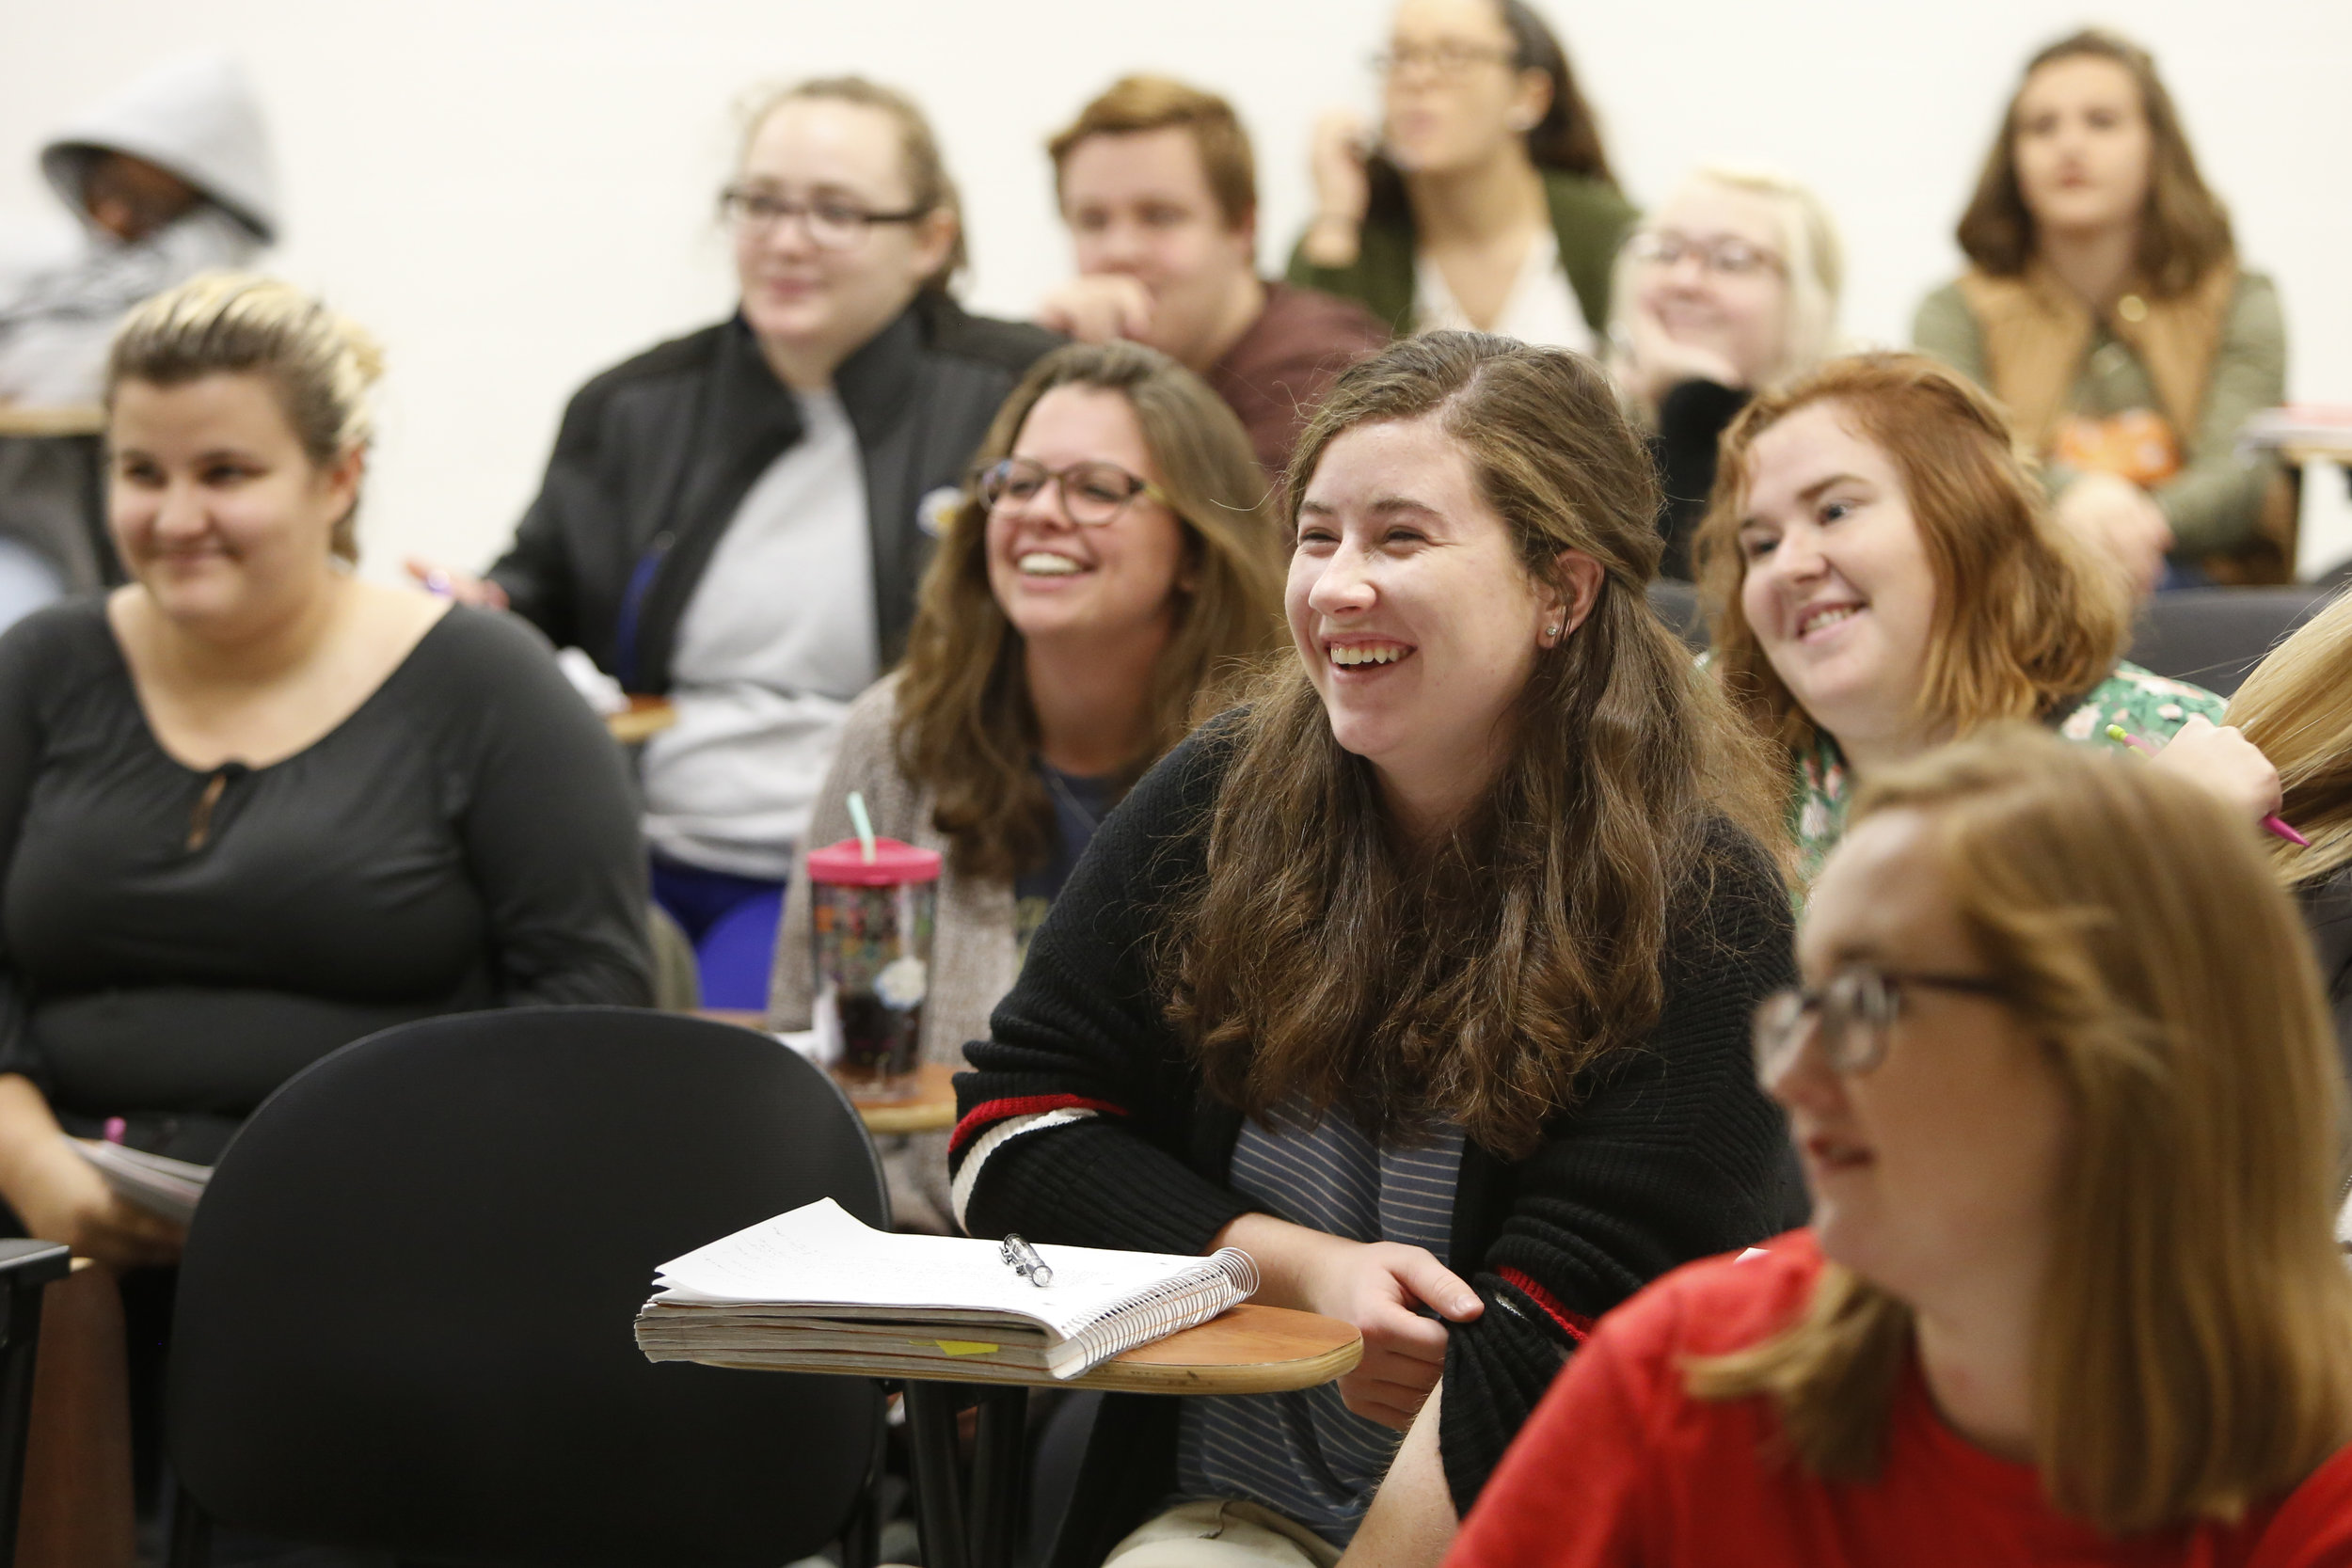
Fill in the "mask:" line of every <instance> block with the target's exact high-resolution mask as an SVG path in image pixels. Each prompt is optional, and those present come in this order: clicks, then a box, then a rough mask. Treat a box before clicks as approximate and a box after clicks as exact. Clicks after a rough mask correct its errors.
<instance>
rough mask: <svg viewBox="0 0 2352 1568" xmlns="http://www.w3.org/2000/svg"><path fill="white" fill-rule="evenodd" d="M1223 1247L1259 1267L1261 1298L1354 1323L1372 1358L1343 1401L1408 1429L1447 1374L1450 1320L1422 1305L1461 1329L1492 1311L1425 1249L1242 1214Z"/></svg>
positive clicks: (1351, 1378) (1344, 1388) (1343, 1384)
mask: <svg viewBox="0 0 2352 1568" xmlns="http://www.w3.org/2000/svg"><path fill="white" fill-rule="evenodd" d="M1219 1240H1220V1242H1221V1243H1223V1244H1225V1245H1228V1246H1237V1247H1240V1248H1241V1249H1242V1250H1243V1251H1244V1252H1247V1253H1248V1254H1249V1255H1250V1257H1251V1258H1253V1259H1256V1260H1257V1263H1258V1272H1259V1275H1260V1279H1261V1281H1262V1284H1261V1288H1260V1290H1259V1291H1258V1296H1257V1299H1258V1300H1260V1301H1263V1302H1265V1303H1266V1304H1267V1305H1269V1306H1275V1307H1298V1308H1301V1309H1303V1310H1305V1311H1309V1312H1320V1313H1322V1314H1323V1315H1324V1316H1325V1317H1327V1318H1337V1319H1339V1320H1340V1321H1341V1322H1343V1323H1352V1324H1354V1325H1355V1327H1356V1330H1357V1332H1358V1333H1359V1334H1361V1335H1362V1336H1363V1337H1364V1357H1363V1359H1362V1360H1361V1361H1359V1362H1358V1363H1357V1364H1356V1370H1354V1371H1352V1372H1349V1373H1348V1374H1347V1375H1346V1376H1345V1377H1343V1378H1342V1379H1340V1398H1341V1400H1342V1402H1344V1403H1345V1404H1346V1406H1347V1408H1348V1409H1350V1410H1352V1411H1354V1412H1355V1413H1356V1414H1357V1415H1359V1416H1362V1417H1365V1418H1369V1419H1372V1420H1375V1421H1378V1422H1380V1423H1381V1424H1382V1425H1384V1426H1391V1427H1394V1428H1396V1429H1397V1430H1398V1431H1399V1432H1402V1431H1404V1430H1405V1429H1406V1427H1408V1426H1410V1425H1412V1423H1413V1416H1414V1413H1415V1412H1416V1411H1418V1410H1420V1409H1421V1405H1422V1401H1423V1400H1425V1399H1427V1398H1428V1397H1429V1390H1430V1389H1432V1388H1434V1387H1436V1386H1438V1378H1440V1377H1442V1376H1443V1375H1444V1374H1445V1346H1446V1327H1445V1323H1440V1322H1437V1321H1434V1320H1432V1319H1429V1318H1425V1317H1422V1315H1421V1314H1420V1313H1418V1312H1416V1311H1415V1310H1414V1308H1415V1307H1417V1306H1420V1305H1422V1304H1423V1303H1426V1304H1427V1305H1428V1306H1430V1307H1434V1308H1435V1309H1436V1310H1437V1311H1438V1313H1440V1314H1441V1315H1442V1316H1443V1317H1444V1318H1445V1319H1447V1320H1448V1321H1450V1322H1454V1323H1469V1322H1470V1321H1471V1320H1473V1319H1475V1318H1476V1317H1477V1316H1478V1315H1479V1314H1480V1313H1482V1312H1484V1311H1485V1310H1486V1303H1485V1302H1483V1301H1481V1300H1479V1299H1478V1292H1477V1291H1473V1290H1471V1289H1470V1287H1469V1286H1468V1285H1466V1284H1464V1283H1463V1282H1462V1280H1461V1279H1460V1278H1459V1277H1458V1276H1457V1275H1454V1274H1453V1273H1451V1272H1450V1271H1449V1270H1447V1268H1446V1267H1445V1265H1443V1264H1442V1263H1439V1262H1438V1259H1436V1258H1435V1257H1434V1256H1432V1255H1431V1254H1430V1253H1429V1252H1428V1251H1427V1250H1426V1249H1425V1248H1422V1247H1417V1246H1401V1245H1399V1244H1397V1243H1393V1242H1371V1243H1365V1242H1350V1241H1346V1240H1344V1239H1343V1238H1341V1237H1338V1236H1331V1235H1327V1234H1325V1233H1324V1232H1322V1231H1320V1230H1310V1229H1308V1228H1307V1227H1304V1226H1298V1225H1292V1224H1290V1223H1289V1222H1287V1221H1284V1220H1278V1219H1274V1218H1272V1217H1271V1216H1269V1215H1265V1214H1245V1215H1243V1216H1242V1217H1241V1218H1240V1219H1238V1220H1235V1221H1234V1222H1233V1223H1232V1225H1230V1226H1228V1227H1226V1228H1225V1231H1224V1232H1223V1234H1222V1235H1221V1237H1220V1238H1219Z"/></svg>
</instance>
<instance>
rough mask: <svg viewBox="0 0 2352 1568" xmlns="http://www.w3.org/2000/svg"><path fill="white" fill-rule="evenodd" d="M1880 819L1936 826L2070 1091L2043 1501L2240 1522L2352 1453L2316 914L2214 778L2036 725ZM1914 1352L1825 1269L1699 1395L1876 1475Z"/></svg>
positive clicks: (2049, 1299)
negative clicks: (2312, 937) (1753, 1410)
mask: <svg viewBox="0 0 2352 1568" xmlns="http://www.w3.org/2000/svg"><path fill="white" fill-rule="evenodd" d="M1887 811H1909V812H1916V813H1919V814H1920V815H1921V816H1924V817H1925V818H1926V819H1927V821H1928V824H1929V832H1931V835H1932V838H1931V842H1932V843H1933V845H1934V848H1935V859H1936V861H1937V862H1938V863H1940V865H1941V867H1942V870H1943V874H1944V879H1945V884H1946V887H1947V890H1948V892H1949V894H1950V897H1951V907H1952V910H1953V912H1954V913H1955V914H1956V915H1957V916H1958V917H1959V921H1960V925H1961V927H1962V928H1963V930H1964V931H1966V932H1967V933H1968V937H1969V939H1970V942H1971V944H1972V945H1973V946H1974V948H1975V949H1976V955H1977V957H1978V958H1979V960H1980V962H1979V965H1977V966H1974V967H1978V968H1981V969H1982V970H1983V972H1984V973H1986V974H1990V975H1991V976H1992V977H1993V979H1994V981H1996V982H1997V983H1998V984H1999V985H2000V987H2001V993H2002V996H2003V998H2004V1000H2005V1005H2006V1006H2008V1007H2009V1009H2010V1011H2011V1012H2012V1013H2013V1014H2014V1015H2015V1016H2016V1018H2017V1020H2018V1022H2021V1023H2022V1024H2023V1025H2024V1026H2025V1027H2026V1029H2027V1030H2028V1031H2030V1033H2031V1034H2032V1035H2033V1036H2034V1037H2036V1038H2038V1039H2039V1040H2040V1041H2041V1042H2042V1051H2043V1053H2044V1056H2045V1059H2046V1060H2047V1061H2048V1062H2049V1063H2050V1065H2051V1067H2052V1069H2054V1070H2055V1071H2056V1073H2057V1075H2058V1080H2059V1083H2060V1085H2061V1086H2062V1089H2063V1092H2064V1093H2065V1096H2066V1100H2067V1102H2068V1108H2069V1112H2070V1116H2069V1123H2070V1126H2071V1128H2072V1132H2071V1134H2070V1137H2069V1140H2068V1148H2067V1150H2066V1153H2065V1157H2064V1164H2063V1165H2062V1167H2061V1171H2060V1175H2059V1179H2058V1183H2057V1187H2058V1191H2057V1195H2056V1204H2055V1209H2054V1211H2053V1212H2052V1213H2051V1215H2050V1218H2049V1225H2050V1227H2051V1238H2050V1249H2049V1252H2050V1259H2051V1262H2050V1267H2049V1271H2048V1275H2047V1277H2046V1279H2045V1281H2044V1284H2043V1286H2042V1304H2041V1310H2040V1313H2039V1321H2038V1322H2037V1323H2036V1325H2035V1343H2034V1347H2033V1361H2032V1369H2033V1372H2032V1376H2033V1428H2034V1435H2033V1446H2034V1457H2035V1464H2036V1467H2037V1468H2038V1469H2039V1470H2040V1471H2041V1474H2042V1487H2043V1489H2044V1491H2045V1492H2046V1493H2047V1494H2048V1495H2049V1497H2051V1498H2052V1500H2053V1501H2055V1502H2056V1503H2057V1504H2058V1507H2059V1508H2061V1509H2063V1510H2064V1511H2065V1512H2066V1513H2070V1514H2073V1515H2074V1516H2075V1517H2077V1518H2080V1519H2084V1520H2087V1521H2088V1522H2090V1524H2092V1525H2094V1526H2096V1527H2097V1528H2100V1529H2101V1530H2103V1531H2106V1532H2107V1533H2108V1534H2111V1535H2124V1534H2130V1533H2136V1532H2138V1531H2142V1530H2153V1529H2162V1528H2170V1527H2175V1526H2187V1525H2193V1524H2196V1523H2198V1522H2200V1521H2202V1520H2222V1521H2234V1520H2237V1519H2239V1518H2241V1517H2243V1515H2244V1513H2245V1512H2246V1510H2248V1509H2249V1508H2250V1507H2253V1506H2256V1505H2258V1504H2261V1503H2263V1502H2265V1501H2268V1500H2273V1499H2276V1498H2277V1497H2279V1496H2280V1493H2282V1492H2284V1491H2286V1490H2287V1489H2288V1488H2290V1487H2293V1486H2294V1485H2296V1483H2297V1482H2299V1481H2302V1480H2303V1479H2304V1478H2305V1477H2306V1476H2308V1475H2310V1474H2311V1472H2312V1470H2313V1469H2314V1468H2316V1467H2317V1466H2318V1465H2320V1464H2321V1463H2322V1462H2324V1461H2325V1460H2326V1459H2327V1458H2328V1455H2329V1454H2331V1453H2333V1452H2334V1451H2335V1450H2336V1449H2338V1448H2340V1447H2341V1446H2342V1445H2343V1444H2344V1442H2346V1441H2347V1440H2348V1439H2352V1278H2348V1277H2347V1276H2346V1275H2345V1271H2344V1260H2343V1259H2342V1257H2341V1255H2340V1254H2339V1252H2338V1250H2337V1247H2336V1244H2335V1240H2334V1237H2333V1234H2332V1231H2333V1220H2334V1217H2335V1216H2334V1211H2335V1194H2336V1190H2337V1189H2336V1182H2335V1180H2334V1177H2335V1173H2336V1150H2337V1147H2338V1146H2337V1138H2338V1129H2339V1126H2340V1124H2341V1121H2342V1118H2343V1116H2344V1088H2343V1084H2342V1081H2341V1073H2340V1071H2339V1069H2338V1068H2337V1065H2336V1053H2335V1049H2334V1046H2335V1041H2334V1035H2333V1031H2332V1029H2331V1028H2330V1027H2329V1024H2328V1011H2327V1006H2326V1004H2325V1002H2324V1001H2323V1000H2322V999H2321V995H2320V989H2319V978H2318V975H2317V974H2316V966H2315V965H2313V963H2312V957H2311V945H2310V942H2308V941H2307V940H2306V938H2305V935H2304V931H2303V926H2302V921H2301V920H2300V918H2299V917H2298V916H2297V915H2296V911H2295V909H2294V906H2293V905H2292V904H2291V903H2290V902H2289V901H2288V900H2287V898H2286V897H2285V896H2284V895H2283V894H2282V893H2281V891H2280V888H2279V887H2278V886H2277V884H2276V883H2275V882H2274V881H2273V880H2272V879H2271V877H2270V875H2269V873H2268V871H2267V869H2266V867H2265V863H2264V860H2263V857H2262V853H2261V851H2260V850H2259V849H2257V848H2256V847H2255V844H2254V836H2253V835H2252V834H2251V833H2249V832H2247V831H2246V827H2245V824H2244V823H2243V822H2239V821H2233V820H2232V818H2231V816H2230V814H2229V812H2228V810H2227V809H2226V808H2224V807H2223V806H2222V805H2221V804H2220V803H2219V802H2218V801H2217V800H2214V799H2213V798H2212V797H2210V796H2209V795H2207V794H2206V793H2205V791H2203V790H2202V789H2200V788H2199V787H2198V786H2197V785H2196V784H2190V783H2187V782H2185V781H2183V780H2179V779H2176V778H2173V777H2172V776H2170V775H2169V774H2168V773H2166V772H2165V771H2164V770H2163V769H2161V768H2139V767H2134V766H2130V765H2128V764H2127V763H2125V762H2123V761H2122V760H2121V759H2118V758H2116V757H2115V756H2113V755H2111V754H2109V753H2106V752H2103V751H2101V750H2098V749H2094V748H2090V747H2083V746H2069V745H2067V744H2066V743H2065V742H2063V741H2061V740H2059V739H2058V738H2057V737H2056V736H2050V735H2049V734H2047V733H2046V732H2039V731H2036V730H2033V729H2029V728H2025V727H2014V728H2010V729H2007V730H2001V729H1994V730H1990V731H1987V732H1986V733H1984V734H1983V735H1981V736H1977V737H1974V738H1972V739H1970V740H1966V741H1963V742H1961V743H1960V744H1958V745H1954V746H1948V747H1945V748H1942V749H1940V750H1938V751H1935V752H1930V753H1928V754H1927V755H1926V756H1924V757H1921V758H1919V759H1916V760H1915V761H1913V762H1911V763H1907V764H1904V765H1902V766H1901V767H1899V768H1894V769H1890V770H1888V771H1887V772H1886V773H1884V774H1883V775H1874V776H1873V777H1872V778H1871V779H1870V781H1869V782H1868V783H1867V784H1866V785H1865V786H1864V788H1863V790H1862V792H1861V794H1860V795H1859V796H1858V797H1857V799H1856V800H1855V802H1854V808H1853V816H1852V820H1853V821H1854V822H1855V823H1857V824H1858V823H1860V822H1862V821H1864V820H1866V819H1867V818H1868V817H1870V816H1874V815H1876V814H1878V813H1881V812H1887ZM2156 845H2161V846H2163V849H2162V850H2161V852H2151V847H2152V846H2156ZM1936 1044H1937V1042H1936V1041H1934V1040H1932V1039H1921V1040H1918V1041H1913V1040H1911V1039H1908V1038H1906V1039H1905V1040H1904V1041H1903V1042H1902V1044H1901V1045H1900V1047H1899V1049H1902V1050H1910V1049H1913V1048H1914V1046H1915V1045H1917V1046H1920V1047H1933V1046H1935V1045H1936ZM1914 1344H1915V1318H1914V1314H1913V1309H1912V1307H1911V1305H1910V1304H1908V1303H1906V1302H1904V1301H1902V1300H1901V1299H1899V1298H1898V1297H1896V1296H1894V1295H1892V1294H1890V1293H1889V1292H1887V1291H1885V1290H1883V1289H1882V1288H1881V1287H1880V1286H1878V1285H1876V1284H1874V1283H1872V1282H1871V1281H1869V1280H1867V1279H1866V1278H1863V1277H1862V1276H1860V1275H1856V1274H1854V1273H1853V1272H1852V1271H1851V1270H1849V1269H1847V1268H1844V1267H1842V1266H1840V1265H1838V1264H1836V1263H1831V1264H1830V1265H1829V1266H1828V1267H1827V1268H1826V1269H1825V1270H1824V1271H1823V1272H1822V1274H1821V1275H1820V1279H1819V1281H1818V1282H1817V1283H1816V1285H1815V1287H1814V1291H1813V1296H1812V1300H1811V1302H1810V1304H1809V1306H1808V1307H1807V1309H1806V1310H1805V1311H1804V1313H1803V1314H1802V1315H1801V1316H1800V1317H1799V1318H1798V1320H1797V1321H1796V1322H1795V1323H1792V1324H1791V1325H1790V1326H1789V1327H1788V1329H1786V1330H1785V1331H1783V1332H1781V1333H1779V1334H1777V1335H1775V1336H1773V1337H1772V1338H1768V1339H1766V1340H1764V1341H1762V1342H1761V1343H1759V1344H1756V1345H1754V1346H1751V1347H1749V1348H1747V1349H1745V1350H1741V1351H1737V1352H1734V1353H1732V1354H1727V1355H1722V1356H1716V1357H1712V1358H1709V1359H1707V1360H1702V1361H1697V1362H1694V1363H1692V1365H1691V1366H1690V1368H1689V1369H1688V1374H1687V1375H1688V1380H1689V1386H1690V1388H1691V1390H1692V1392H1693V1393H1694V1394H1696V1395H1697V1396H1698V1397H1700V1398H1702V1399H1709V1400H1739V1399H1748V1398H1754V1397H1757V1396H1763V1397H1767V1398H1770V1399H1771V1400H1772V1402H1773V1403H1774V1404H1775V1405H1776V1406H1777V1407H1778V1409H1779V1412H1780V1416H1781V1419H1782V1423H1783V1428H1784V1431H1785V1433H1786V1434H1787V1436H1788V1447H1789V1449H1791V1450H1793V1454H1794V1457H1795V1458H1796V1460H1797V1461H1798V1463H1800V1464H1802V1465H1804V1467H1805V1468H1806V1469H1808V1470H1810V1471H1811V1472H1813V1473H1814V1474H1815V1475H1818V1476H1822V1477H1825V1478H1828V1479H1831V1480H1836V1481H1858V1482H1867V1481H1870V1480H1872V1479H1874V1478H1875V1477H1877V1476H1878V1475H1879V1473H1880V1471H1881V1467H1882V1465H1883V1463H1884V1459H1885V1455H1886V1451H1887V1431H1888V1426H1889V1414H1890V1411H1891V1410H1892V1408H1893V1404H1894V1399H1895V1395H1896V1393H1897V1390H1898V1388H1899V1386H1900V1381H1901V1378H1902V1376H1903V1374H1904V1369H1905V1366H1906V1364H1907V1363H1908V1362H1909V1361H1910V1360H1911V1358H1912V1355H1913V1354H1914Z"/></svg>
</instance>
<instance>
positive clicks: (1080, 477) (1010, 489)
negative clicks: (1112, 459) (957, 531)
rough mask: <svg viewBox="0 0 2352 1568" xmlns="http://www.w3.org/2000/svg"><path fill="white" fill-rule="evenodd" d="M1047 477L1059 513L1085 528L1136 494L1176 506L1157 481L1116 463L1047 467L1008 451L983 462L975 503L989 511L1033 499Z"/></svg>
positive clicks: (1124, 507) (1106, 518) (1108, 516)
mask: <svg viewBox="0 0 2352 1568" xmlns="http://www.w3.org/2000/svg"><path fill="white" fill-rule="evenodd" d="M1048 483H1052V484H1054V485H1056V486H1057V487H1058V488H1059V489H1060V491H1061V509H1062V515H1064V516H1066V517H1068V518H1069V519H1070V520H1071V521H1072V522H1073V523H1076V524H1078V525H1080V526H1081V527H1084V528H1101V527H1102V526H1103V525H1104V524H1105V523H1107V522H1110V521H1112V520H1113V519H1115V518H1116V517H1118V515H1120V513H1121V512H1124V511H1126V510H1127V505H1128V503H1129V502H1130V501H1132V500H1134V499H1136V497H1137V496H1149V497H1151V498H1152V499H1153V500H1155V501H1158V502H1159V503H1160V504H1161V505H1163V506H1166V507H1168V509H1169V510H1170V511H1173V510H1175V507H1174V503H1173V502H1171V501H1169V500H1168V495H1167V493H1166V492H1165V491H1163V490H1162V489H1161V488H1160V487H1159V486H1158V485H1156V484H1154V483H1152V482H1151V481H1150V480H1148V479H1144V478H1141V477H1139V476H1138V475H1136V474H1131V473H1129V472H1128V471H1127V470H1126V469H1124V468H1122V467H1120V466H1119V465H1118V464H1116V463H1073V464H1072V465H1070V467H1067V468H1049V467H1046V466H1045V465H1044V464H1042V463H1040V462H1038V461H1037V460H1036V459H1035V458H1032V457H1008V458H1006V459H1004V460H1003V461H1002V462H999V463H992V464H990V465H989V466H988V467H985V468H982V469H981V470H980V471H979V473H978V475H977V477H976V478H975V479H974V480H973V484H972V488H973V491H974V493H975V494H977V496H978V497H979V498H980V504H981V505H982V506H985V507H987V508H988V509H989V510H990V511H992V512H993V511H994V510H995V509H996V508H997V507H999V506H1004V505H1007V504H1010V505H1014V506H1020V505H1025V504H1026V503H1027V502H1029V501H1031V500H1034V499H1037V497H1038V495H1039V493H1040V492H1041V491H1042V490H1043V489H1044V488H1045V486H1046V485H1047V484H1048Z"/></svg>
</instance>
